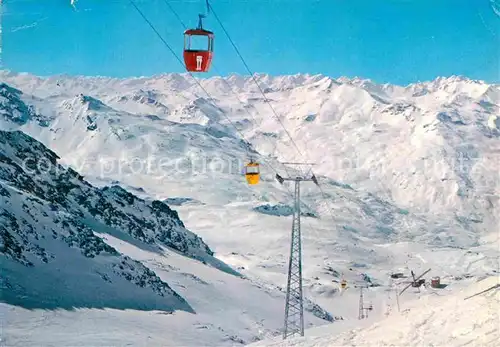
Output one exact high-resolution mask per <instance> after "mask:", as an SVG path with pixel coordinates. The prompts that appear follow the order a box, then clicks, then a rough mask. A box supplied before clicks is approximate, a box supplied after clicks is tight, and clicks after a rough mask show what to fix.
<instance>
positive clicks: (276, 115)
mask: <svg viewBox="0 0 500 347" xmlns="http://www.w3.org/2000/svg"><path fill="white" fill-rule="evenodd" d="M165 1H166V0H165ZM208 6H209V7H210V9H211V10H212V14H213V15H214V17H215V19H216V20H217V22H218V23H219V25H220V26H221V28H222V30H223V31H224V33H225V34H226V36H227V38H228V40H229V42H230V43H231V45H232V46H233V48H234V50H235V51H236V53H237V54H238V56H239V58H240V60H241V62H242V63H243V65H244V66H245V68H246V70H247V72H248V73H249V74H250V76H251V78H252V80H253V81H254V83H255V84H256V85H257V88H258V89H259V91H260V92H261V94H262V96H263V97H264V100H265V101H266V103H267V104H268V105H269V107H270V108H271V110H272V112H273V114H274V116H275V118H276V119H277V120H278V122H279V123H280V125H281V127H282V128H283V130H284V131H285V133H286V134H287V135H288V137H289V138H290V141H291V142H292V143H293V145H294V146H295V148H296V149H297V152H298V153H299V154H300V156H302V157H304V154H303V153H302V152H301V151H300V149H299V147H298V145H297V143H296V142H295V141H294V140H293V138H292V136H291V135H290V132H289V131H288V130H287V129H286V127H285V125H284V124H283V122H282V121H281V119H280V117H279V115H278V114H277V112H276V110H275V109H274V107H273V106H272V105H271V102H270V101H269V99H268V98H267V97H266V95H265V93H264V91H263V90H262V88H261V87H260V85H259V83H258V82H257V80H256V79H255V76H254V73H253V72H252V70H250V67H249V66H248V64H247V62H246V61H245V58H243V55H242V54H241V53H240V51H239V49H238V47H237V46H236V44H235V43H234V41H233V39H232V38H231V36H230V35H229V32H228V31H227V30H226V28H225V27H224V24H222V21H221V20H220V19H219V17H218V16H217V13H216V11H215V10H214V8H213V7H212V5H211V4H209V5H208ZM305 158H306V160H309V158H308V157H307V155H306V156H305ZM311 173H312V174H313V175H314V172H313V171H312V169H311ZM318 188H319V190H320V191H321V194H322V195H323V199H324V200H325V201H327V200H328V199H327V195H326V193H325V191H324V190H323V188H321V186H320V185H319V183H318ZM329 210H330V215H331V217H332V220H333V222H334V223H335V217H334V215H333V211H332V208H331V207H330V208H329Z"/></svg>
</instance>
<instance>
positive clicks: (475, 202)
mask: <svg viewBox="0 0 500 347" xmlns="http://www.w3.org/2000/svg"><path fill="white" fill-rule="evenodd" d="M255 79H256V80H257V82H258V83H259V84H260V87H261V89H262V90H263V91H264V92H265V97H266V98H267V99H268V100H269V101H270V103H271V105H272V108H273V109H274V110H275V111H276V113H277V114H278V116H279V121H278V120H277V119H276V117H275V115H274V113H273V111H272V110H271V108H270V107H269V105H268V104H267V103H266V100H265V98H264V96H263V95H262V94H261V93H260V91H259V88H257V86H256V85H255V83H254V81H253V79H252V78H249V77H243V76H236V75H234V76H229V77H224V78H222V77H214V78H209V79H201V80H199V82H200V83H201V85H202V86H203V88H204V89H205V90H206V91H208V92H209V95H206V94H205V93H204V91H203V90H201V88H199V86H198V85H197V84H196V83H194V81H193V80H192V79H191V78H190V77H189V76H188V75H185V74H166V75H161V76H154V77H141V78H131V79H113V78H105V77H71V76H52V77H47V78H42V77H37V76H32V75H29V74H17V73H11V72H7V71H4V72H1V73H0V82H3V83H4V84H2V85H1V87H0V124H1V125H0V127H1V128H3V129H5V130H22V131H24V132H26V133H27V134H29V135H31V136H33V137H34V138H36V139H37V140H39V141H41V142H42V143H43V144H44V145H46V146H47V147H48V148H50V149H52V150H54V151H55V152H56V153H57V154H58V155H59V156H60V157H61V163H63V164H64V165H69V166H71V167H73V168H74V170H75V171H76V172H79V173H81V174H83V175H84V176H85V179H86V180H88V181H89V182H91V183H92V184H94V185H98V186H106V185H119V186H121V187H122V188H124V189H126V190H127V191H129V192H133V194H135V195H137V196H140V197H141V198H143V199H144V200H145V201H151V200H155V199H156V200H160V201H166V202H167V203H169V204H175V205H176V210H177V211H178V213H179V215H180V217H181V219H182V220H183V222H184V224H185V225H186V227H187V228H188V229H189V230H192V231H193V232H195V233H196V234H197V235H200V236H201V237H202V238H203V240H205V241H206V242H207V244H209V245H210V248H211V249H213V250H214V252H215V257H216V258H217V259H220V260H222V261H224V262H225V263H227V264H229V265H232V266H233V267H235V268H237V269H238V271H239V272H241V273H242V274H244V275H245V276H247V277H248V278H251V279H252V280H253V281H257V282H259V283H262V284H263V285H264V286H266V287H268V288H275V289H276V287H280V288H281V290H283V288H284V287H285V286H286V267H287V264H288V251H289V230H290V227H291V217H290V208H291V206H292V203H293V200H292V195H291V192H293V188H292V187H290V186H287V185H285V186H281V185H280V184H279V183H278V182H276V180H275V178H274V176H275V173H276V172H279V173H280V174H282V175H286V174H293V173H298V172H300V168H298V169H295V168H294V167H290V166H285V165H282V164H280V163H279V162H283V161H286V162H290V161H308V162H315V163H316V164H317V165H316V166H314V167H313V169H314V173H315V174H316V176H317V177H318V179H319V181H320V184H321V189H322V191H320V190H319V189H318V188H317V187H315V186H314V185H313V184H312V183H311V184H308V183H304V184H303V185H302V192H301V195H302V204H303V215H304V217H303V218H302V223H303V226H302V230H303V238H304V240H303V246H304V252H303V254H304V258H305V259H304V270H303V271H304V285H305V295H306V296H307V297H308V298H310V299H313V300H314V301H315V302H317V303H318V304H320V305H321V307H324V308H325V309H327V310H328V311H330V312H332V313H333V314H335V315H339V316H342V317H344V318H346V319H349V318H355V317H356V316H357V311H356V305H357V299H358V298H357V295H358V294H357V292H356V291H355V290H354V288H353V284H354V283H357V282H366V281H368V282H369V283H368V284H370V282H371V284H370V285H372V287H371V288H370V289H369V290H368V292H367V296H369V297H370V296H372V300H373V301H374V306H375V308H374V316H377V315H381V314H382V312H383V311H384V307H383V306H384V305H383V304H381V303H380V302H381V299H380V298H382V297H385V296H386V292H385V290H386V289H387V288H388V287H390V281H391V280H390V278H389V276H388V274H390V273H391V272H394V271H396V272H397V271H401V272H404V273H405V274H406V275H409V270H410V269H412V270H414V271H415V272H420V271H424V270H427V269H428V268H432V271H431V273H430V274H429V276H435V275H437V276H441V278H442V279H443V281H445V282H447V283H453V282H456V281H461V280H463V278H468V277H470V276H473V277H474V276H483V275H488V274H492V273H494V272H495V271H498V256H499V251H498V242H499V238H498V231H499V229H498V225H499V224H500V219H499V215H500V213H499V212H500V207H499V204H500V201H499V192H500V177H499V172H500V158H499V155H500V141H499V140H500V124H499V122H500V121H499V119H500V118H499V115H500V86H499V85H490V84H487V83H485V82H482V81H474V80H470V79H467V78H464V77H457V76H452V77H449V78H438V79H436V80H434V81H430V82H421V83H415V84H411V85H408V86H406V87H402V86H395V85H389V84H384V85H381V84H376V83H374V82H372V81H370V80H365V79H360V78H354V79H348V78H338V79H334V78H330V77H326V76H321V75H315V76H311V75H304V74H301V75H294V76H278V77H272V76H269V75H256V76H255ZM280 123H281V124H283V125H284V128H283V127H282V126H281V124H280ZM235 127H236V128H235ZM285 129H286V131H285ZM241 134H243V135H244V140H245V141H244V140H243V139H242V136H241ZM288 135H290V136H291V137H292V138H293V142H292V141H291V140H290V138H289V136H288ZM246 142H249V143H250V145H251V146H250V148H248V145H247V144H246ZM299 151H300V153H302V155H301V154H300V153H299ZM250 154H251V155H252V156H254V157H255V158H257V159H258V160H259V161H260V162H261V163H262V180H261V183H260V184H259V185H258V186H252V187H250V186H248V185H247V184H246V182H245V180H244V177H243V176H242V175H241V173H242V168H243V164H244V163H245V161H247V160H248V158H249V155H250ZM115 189H116V188H115ZM342 277H344V278H346V279H347V280H348V282H349V286H350V289H348V290H347V291H346V292H344V293H342V294H341V293H340V291H339V287H338V282H339V281H340V279H341V278H342ZM176 289H177V288H176ZM410 297H411V295H410ZM402 300H404V298H402ZM188 302H189V300H188ZM377 302H378V303H379V304H377ZM282 304H283V303H282ZM281 310H282V309H281ZM281 314H282V312H281ZM336 324H340V323H336Z"/></svg>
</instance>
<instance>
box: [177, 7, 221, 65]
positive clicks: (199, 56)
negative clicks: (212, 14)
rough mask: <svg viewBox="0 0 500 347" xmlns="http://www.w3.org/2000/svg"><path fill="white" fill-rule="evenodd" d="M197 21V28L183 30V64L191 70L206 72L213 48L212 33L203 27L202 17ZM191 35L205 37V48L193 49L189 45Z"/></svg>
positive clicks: (210, 61)
mask: <svg viewBox="0 0 500 347" xmlns="http://www.w3.org/2000/svg"><path fill="white" fill-rule="evenodd" d="M199 16H200V21H199V23H198V28H196V29H188V30H186V31H185V32H184V64H185V65H186V69H187V70H188V71H191V72H207V71H208V70H209V69H210V64H211V63H212V57H213V50H214V33H213V32H211V31H208V30H205V29H203V25H202V22H201V20H202V18H203V17H204V16H203V15H201V14H200V15H199ZM193 36H201V37H206V38H207V46H206V49H203V48H202V49H193V48H192V46H191V38H192V37H193Z"/></svg>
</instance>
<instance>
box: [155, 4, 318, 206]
mask: <svg viewBox="0 0 500 347" xmlns="http://www.w3.org/2000/svg"><path fill="white" fill-rule="evenodd" d="M163 2H165V4H166V5H167V7H168V8H169V10H170V11H171V12H172V13H173V15H174V16H175V17H176V18H177V20H178V21H179V23H180V24H181V25H182V27H183V28H184V29H185V30H186V29H188V27H187V25H186V24H185V23H184V21H183V20H182V18H181V17H180V16H179V14H178V13H177V11H176V10H175V9H174V8H173V6H172V5H171V4H170V2H169V0H163ZM209 6H210V5H209ZM210 8H211V9H212V12H213V8H212V7H211V6H210ZM214 14H215V13H214ZM218 22H219V24H220V25H221V27H223V26H222V23H221V22H220V21H218ZM233 45H234V43H233ZM240 56H241V55H240ZM212 66H213V67H214V69H215V65H214V64H212ZM245 66H246V67H247V69H248V65H246V63H245ZM215 70H216V71H217V69H215ZM219 75H221V74H220V73H219ZM222 80H223V81H224V83H225V84H226V85H227V86H228V87H229V90H230V91H231V93H233V95H234V96H235V97H236V99H237V100H238V102H239V103H240V104H241V105H243V106H245V105H244V104H243V102H242V101H241V99H240V98H239V97H238V95H237V94H236V93H235V92H234V91H233V89H232V86H231V85H230V84H229V82H227V80H226V79H224V78H223V79H222ZM254 81H255V80H254ZM257 85H258V84H257ZM259 88H260V87H259ZM264 97H265V95H264ZM243 109H244V110H245V112H246V113H247V114H248V115H249V116H250V117H251V118H252V119H253V120H254V122H255V123H256V124H257V123H258V122H257V120H256V119H255V117H254V116H253V115H252V114H251V113H250V111H248V110H247V109H246V108H245V107H243ZM257 114H259V115H260V113H259V111H258V110H257ZM262 122H263V120H262V121H261V122H260V124H259V125H261V124H262ZM282 126H283V125H282ZM285 131H286V129H285ZM269 141H270V140H269ZM269 166H270V165H269ZM270 167H271V166H270ZM283 167H284V169H285V172H286V173H287V175H288V176H290V173H289V172H288V168H287V167H286V165H283ZM271 168H272V167H271ZM272 169H273V171H274V172H275V173H278V172H277V171H276V170H275V169H274V168H272ZM287 189H288V192H289V193H290V194H292V191H291V188H289V187H287ZM300 202H301V203H302V204H303V205H304V206H305V207H307V208H309V206H308V205H307V204H305V203H304V202H303V201H301V200H300Z"/></svg>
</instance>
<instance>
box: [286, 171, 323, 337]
mask: <svg viewBox="0 0 500 347" xmlns="http://www.w3.org/2000/svg"><path fill="white" fill-rule="evenodd" d="M283 164H285V163H283ZM286 164H295V165H314V164H306V163H286ZM276 179H277V180H278V182H279V183H280V184H283V182H284V181H293V182H295V194H294V200H295V202H294V209H293V223H292V237H291V245H290V260H289V263H288V281H287V288H286V304H285V327H284V332H283V339H286V338H287V337H289V336H293V335H294V334H300V336H304V305H303V300H302V242H301V230H300V182H303V181H313V182H314V183H315V184H316V185H318V181H317V179H316V177H315V176H314V175H312V176H311V177H305V176H296V177H281V176H280V175H278V174H276Z"/></svg>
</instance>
